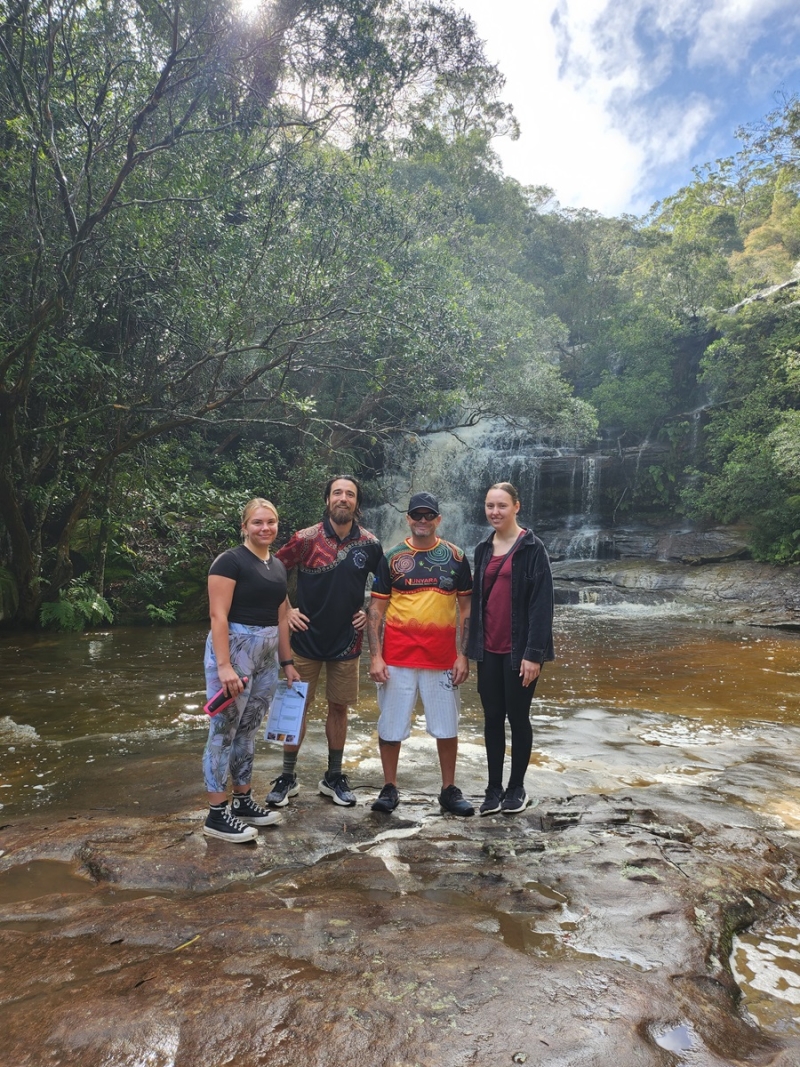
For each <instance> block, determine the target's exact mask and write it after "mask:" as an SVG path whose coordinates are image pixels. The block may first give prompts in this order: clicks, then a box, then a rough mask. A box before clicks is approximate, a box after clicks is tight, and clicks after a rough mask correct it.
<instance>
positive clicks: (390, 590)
mask: <svg viewBox="0 0 800 1067" xmlns="http://www.w3.org/2000/svg"><path fill="white" fill-rule="evenodd" d="M471 591H472V574H471V572H470V569H469V562H468V561H467V558H466V556H465V555H464V553H463V552H462V551H461V549H460V548H457V547H456V546H455V545H451V544H450V542H449V541H441V540H437V542H436V544H435V545H434V546H433V548H412V546H411V545H410V543H409V542H408V541H404V542H403V544H401V545H395V547H394V548H392V549H390V550H389V552H387V553H386V555H385V556H384V557H383V559H382V560H381V562H380V564H379V565H378V570H377V572H376V574H375V582H374V584H373V587H372V595H373V597H375V598H376V599H378V600H388V601H389V606H388V607H387V609H386V620H385V629H384V632H383V658H384V660H385V661H386V662H387V663H388V664H389V666H390V667H418V668H422V669H423V670H435V671H447V670H450V668H451V667H452V666H453V661H454V660H455V658H456V652H457V649H456V611H457V609H456V601H457V598H458V597H466V596H469V595H470V593H471Z"/></svg>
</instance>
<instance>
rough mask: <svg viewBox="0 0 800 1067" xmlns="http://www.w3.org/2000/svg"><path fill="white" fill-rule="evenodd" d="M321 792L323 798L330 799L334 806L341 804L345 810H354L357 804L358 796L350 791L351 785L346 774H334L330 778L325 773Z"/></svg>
mask: <svg viewBox="0 0 800 1067" xmlns="http://www.w3.org/2000/svg"><path fill="white" fill-rule="evenodd" d="M319 791H320V793H322V795H323V796H326V797H330V798H331V800H332V801H333V802H334V804H341V806H342V807H343V808H352V807H353V805H354V804H355V802H356V795H355V793H352V792H351V791H350V783H349V782H348V780H347V775H346V774H334V775H332V776H331V777H330V778H329V777H328V772H327V771H325V775H324V777H323V778H322V779H321V780H320V783H319Z"/></svg>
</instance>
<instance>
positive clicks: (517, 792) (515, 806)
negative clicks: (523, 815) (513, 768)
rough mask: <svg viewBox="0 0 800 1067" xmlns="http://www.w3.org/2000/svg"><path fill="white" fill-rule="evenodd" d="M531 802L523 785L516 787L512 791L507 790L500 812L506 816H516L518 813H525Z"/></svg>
mask: <svg viewBox="0 0 800 1067" xmlns="http://www.w3.org/2000/svg"><path fill="white" fill-rule="evenodd" d="M529 803H530V801H529V800H528V794H527V793H526V792H525V790H524V788H523V787H522V786H521V785H515V786H514V787H513V788H512V789H506V791H505V795H504V796H503V803H502V804H501V805H500V810H501V811H502V813H503V814H504V815H516V813H517V812H518V811H524V810H525V809H526V808H527V806H528V804H529Z"/></svg>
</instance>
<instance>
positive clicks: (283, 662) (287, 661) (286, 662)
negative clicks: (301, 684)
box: [281, 659, 294, 667]
mask: <svg viewBox="0 0 800 1067" xmlns="http://www.w3.org/2000/svg"><path fill="white" fill-rule="evenodd" d="M290 665H291V666H292V667H294V660H293V659H282V660H281V667H288V666H290Z"/></svg>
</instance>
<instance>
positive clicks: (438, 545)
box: [367, 493, 475, 815]
mask: <svg viewBox="0 0 800 1067" xmlns="http://www.w3.org/2000/svg"><path fill="white" fill-rule="evenodd" d="M406 521H407V522H408V525H409V529H410V531H411V535H410V537H408V538H406V540H405V541H404V542H403V543H402V544H399V545H395V546H394V548H392V549H390V550H389V551H388V552H387V553H386V555H385V556H384V558H383V559H382V560H381V562H380V564H379V565H378V570H377V572H376V574H375V582H374V584H373V587H372V598H371V601H370V606H369V617H368V620H367V632H368V634H369V649H370V668H369V676H370V678H372V680H373V681H374V682H377V683H378V707H379V709H380V717H379V719H378V739H379V742H380V752H381V763H382V764H383V777H384V782H385V784H384V786H383V789H382V790H381V792H380V795H379V796H378V798H377V800H376V801H375V803H374V804H373V805H372V810H373V811H379V812H385V813H388V812H391V811H394V809H395V808H396V807H397V804H398V803H399V795H398V792H397V764H398V761H399V757H400V745H401V743H402V742H403V741H405V739H406V738H407V737H408V736H409V735H410V733H411V717H412V714H413V711H414V705H415V703H416V699H417V694H419V695H420V696H421V697H422V704H423V707H424V709H425V725H426V727H427V730H428V733H429V734H431V736H433V737H435V738H436V746H437V749H438V752H439V764H440V766H441V771H442V791H441V793H440V794H439V804H440V805H441V807H442V809H443V810H444V811H446V812H450V813H451V814H453V815H474V813H475V812H474V808H473V807H472V805H471V804H470V803H469V802H468V801H466V800H465V799H464V797H463V796H462V794H461V790H460V789H459V788H458V787H457V786H456V784H455V771H456V756H457V753H458V716H459V711H460V698H459V692H458V687H459V685H461V683H462V682H463V681H465V680H466V677H467V675H468V674H469V661H468V660H467V657H466V655H465V654H464V651H463V649H464V648H465V647H466V637H467V627H468V622H469V609H470V594H471V592H472V574H471V572H470V568H469V562H468V561H467V558H466V556H465V555H464V553H463V552H462V551H461V549H460V548H457V547H456V546H455V545H453V544H450V543H449V542H448V541H443V540H442V539H441V538H440V537H439V536H438V534H437V532H436V531H437V530H438V528H439V524H440V523H441V521H442V516H441V514H440V512H439V502H438V500H437V499H436V497H434V496H431V494H430V493H415V494H414V496H412V497H411V500H410V502H409V505H408V513H407V515H406Z"/></svg>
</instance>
